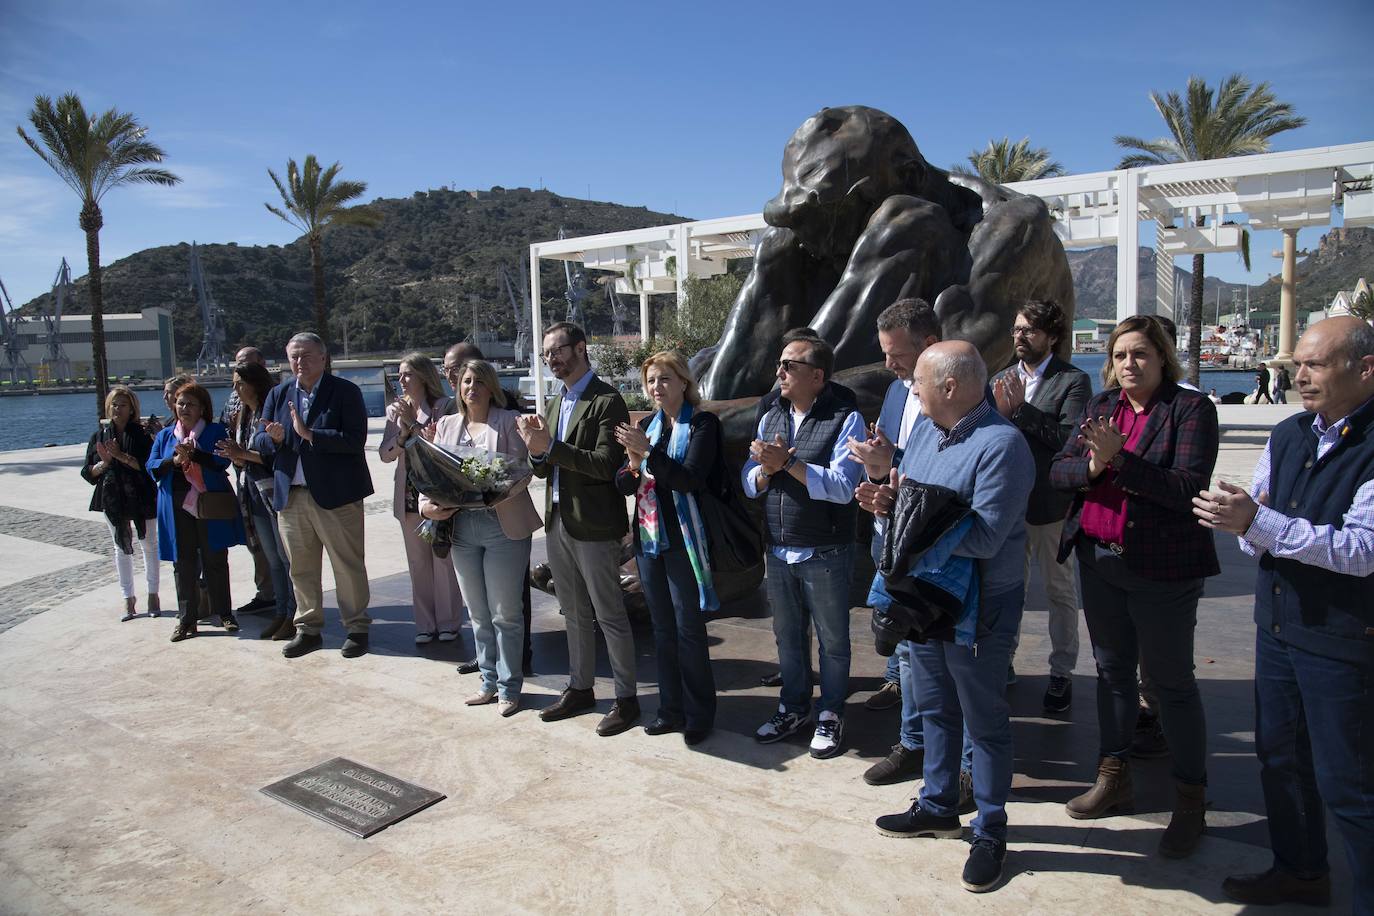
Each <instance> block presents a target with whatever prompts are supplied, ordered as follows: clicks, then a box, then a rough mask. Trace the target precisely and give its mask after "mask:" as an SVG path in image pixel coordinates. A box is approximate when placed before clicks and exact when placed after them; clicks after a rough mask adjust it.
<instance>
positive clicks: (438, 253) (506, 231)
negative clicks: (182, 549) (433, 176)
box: [24, 188, 688, 360]
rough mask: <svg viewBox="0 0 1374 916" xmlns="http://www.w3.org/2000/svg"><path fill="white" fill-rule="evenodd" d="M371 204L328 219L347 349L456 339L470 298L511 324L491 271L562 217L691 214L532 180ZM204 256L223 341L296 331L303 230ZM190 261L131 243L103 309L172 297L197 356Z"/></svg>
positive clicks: (84, 307)
mask: <svg viewBox="0 0 1374 916" xmlns="http://www.w3.org/2000/svg"><path fill="white" fill-rule="evenodd" d="M371 206H372V207H374V208H375V209H376V210H378V211H380V212H381V213H382V215H383V221H382V223H381V225H379V226H377V227H375V228H371V229H365V228H356V227H348V228H341V229H338V230H328V231H326V233H325V238H324V250H325V260H326V284H327V290H328V292H327V295H328V301H329V307H330V315H331V316H332V318H333V319H334V320H335V321H336V324H335V326H334V327H333V328H332V334H333V336H334V337H335V338H336V339H338V338H340V337H341V336H342V333H343V322H344V321H345V320H346V322H347V324H348V335H349V339H350V349H351V350H353V351H354V352H363V351H383V352H396V351H400V350H405V349H409V348H412V347H416V346H426V347H432V346H435V345H437V344H441V343H443V342H445V341H453V340H460V339H462V338H463V336H465V335H466V334H467V333H468V331H469V330H470V329H471V327H472V325H473V315H474V307H475V312H476V315H477V321H478V323H479V324H480V326H481V329H482V330H484V331H497V332H498V333H500V334H502V335H503V336H512V335H513V333H514V316H513V314H512V310H511V307H510V303H509V299H507V298H506V297H505V296H504V295H503V294H502V292H501V288H500V285H499V280H498V272H499V270H500V268H501V267H503V266H504V267H506V268H507V269H509V270H510V271H511V274H512V278H514V277H515V268H516V265H518V264H522V263H528V258H529V245H530V243H531V242H536V241H541V240H546V239H553V238H557V237H558V232H559V230H560V229H563V230H564V231H566V232H567V234H568V235H572V236H577V235H590V234H593V233H598V232H614V231H618V230H622V229H638V228H643V227H645V226H658V225H663V224H665V223H674V222H682V221H683V220H685V219H687V218H688V217H682V216H675V215H672V214H668V213H656V212H653V211H651V210H647V209H645V208H644V207H625V206H621V205H619V204H613V203H604V202H600V201H589V200H577V199H574V198H567V197H560V196H559V195H557V194H554V193H552V192H550V191H531V190H529V189H528V188H517V189H512V190H506V189H502V188H493V189H491V190H490V191H480V192H479V191H451V190H447V189H440V190H435V191H417V192H416V193H415V194H413V195H412V196H410V197H408V198H400V199H378V200H375V201H373V202H372V203H371ZM263 217H264V218H265V219H272V217H271V216H270V215H269V214H266V213H264V214H263ZM201 262H202V264H203V265H204V268H205V271H206V273H207V274H208V276H209V280H210V289H211V293H212V295H213V296H214V298H215V301H216V303H217V304H218V305H219V306H220V308H221V309H222V310H223V311H224V313H225V325H226V330H227V340H228V346H229V350H230V352H232V351H233V350H234V349H235V348H236V347H238V346H241V345H243V344H247V343H252V344H256V345H260V346H264V347H266V348H270V349H273V350H280V349H281V348H282V347H283V346H284V345H285V341H286V339H287V338H288V337H289V336H290V335H291V334H292V333H293V332H294V331H297V330H299V329H300V328H302V327H307V326H309V325H310V324H311V315H312V306H311V287H310V255H309V252H308V251H307V249H306V246H305V243H304V242H303V241H301V240H297V241H295V242H293V243H291V244H289V245H285V246H277V245H267V246H249V245H237V244H234V243H232V242H231V243H229V244H227V245H202V246H201ZM189 264H190V245H189V244H186V243H182V244H180V245H169V246H165V247H161V248H150V249H146V250H144V251H140V252H137V253H135V254H132V255H130V256H129V257H127V258H123V259H121V260H119V261H115V262H114V263H112V264H108V265H106V266H105V269H104V270H103V271H102V274H103V280H104V292H105V309H106V311H107V312H136V311H138V310H139V309H141V308H145V307H149V306H157V305H161V306H166V307H168V308H170V309H171V310H172V312H173V315H174V318H173V325H174V328H175V334H176V350H177V355H178V357H179V358H180V359H182V360H191V359H194V358H195V355H196V353H197V352H198V351H199V349H200V339H201V332H202V325H201V318H200V310H199V306H198V305H197V303H196V299H195V294H194V293H193V292H192V291H191V290H190V287H189V284H188V281H187V271H188V268H189ZM73 266H77V262H75V261H73ZM540 282H541V285H542V288H543V289H542V292H543V299H544V301H545V302H546V303H551V302H553V303H558V304H560V305H561V297H562V294H563V291H564V289H565V288H566V286H567V283H566V281H565V279H564V276H563V271H562V269H561V267H560V266H559V265H558V263H557V262H551V261H545V262H544V264H543V269H542V271H541V274H540ZM76 287H77V292H76V307H75V308H73V309H72V311H74V312H78V313H79V312H89V310H90V306H89V300H88V297H87V295H86V279H85V277H84V276H83V277H82V278H80V279H78V280H77V281H76ZM49 298H50V294H45V295H44V296H41V297H39V298H37V299H34V300H33V301H31V302H29V303H26V304H25V306H24V310H25V311H32V310H33V309H34V308H35V307H37V306H40V305H47V300H48V299H49ZM627 304H629V303H627ZM632 307H633V305H632ZM546 308H547V306H546ZM583 308H584V311H585V312H586V315H587V323H588V325H589V326H590V329H591V330H592V331H593V332H594V333H609V332H610V329H611V318H610V309H609V306H608V304H607V302H606V299H605V297H604V296H603V295H602V294H601V293H600V292H596V293H593V294H592V295H591V296H589V297H588V298H587V299H586V301H585V302H584V304H583ZM546 314H548V312H547V311H546ZM558 314H560V315H561V314H562V308H561V307H560V308H559V309H558Z"/></svg>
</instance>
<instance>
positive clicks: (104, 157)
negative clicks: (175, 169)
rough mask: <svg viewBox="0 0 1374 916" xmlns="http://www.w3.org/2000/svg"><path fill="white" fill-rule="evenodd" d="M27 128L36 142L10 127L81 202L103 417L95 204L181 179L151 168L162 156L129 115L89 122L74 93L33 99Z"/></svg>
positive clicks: (99, 220) (100, 222)
mask: <svg viewBox="0 0 1374 916" xmlns="http://www.w3.org/2000/svg"><path fill="white" fill-rule="evenodd" d="M29 123H31V124H32V125H33V129H34V132H35V133H36V134H37V135H38V139H37V140H35V139H34V138H33V137H30V136H29V135H28V134H26V133H24V128H22V127H16V128H15V130H17V131H18V132H19V136H20V137H21V138H22V139H23V141H24V142H25V143H27V144H28V145H29V148H30V149H32V150H33V151H34V152H35V153H37V154H38V158H39V159H42V160H43V161H44V162H46V163H47V164H48V167H49V168H51V169H52V170H53V171H54V172H56V173H57V176H58V177H59V178H61V179H62V180H63V181H65V182H66V183H67V186H68V187H70V188H71V189H72V190H73V191H75V192H76V193H77V194H78V195H79V196H80V197H81V217H80V220H79V224H80V226H81V231H82V232H84V233H86V264H87V271H88V273H87V276H88V277H89V280H90V290H91V362H92V371H93V372H94V374H95V403H96V413H97V415H98V416H100V417H104V416H105V395H106V393H107V392H108V391H109V380H108V375H109V373H108V372H107V370H106V360H105V300H104V294H103V292H102V291H101V286H100V229H101V227H102V226H104V225H105V217H104V216H103V215H102V214H101V212H100V199H101V198H102V197H104V196H105V193H106V192H107V191H109V190H110V189H111V188H117V187H119V186H120V185H126V184H138V183H142V184H160V185H174V184H177V183H178V182H180V181H181V179H180V178H178V177H177V176H176V175H173V174H172V173H171V172H169V171H167V170H166V169H161V168H156V167H155V166H153V165H151V163H159V162H161V161H162V159H163V157H164V155H165V154H164V153H163V152H162V149H161V148H160V147H158V146H157V145H156V144H153V143H150V142H148V141H147V140H146V139H144V138H145V136H146V135H147V133H148V131H147V128H145V127H143V126H142V125H140V124H139V123H138V120H137V119H136V118H135V117H134V116H133V115H131V114H127V113H124V112H120V111H116V110H115V109H113V108H111V109H110V110H109V111H106V112H105V113H104V114H102V115H99V116H98V117H94V118H93V117H90V116H89V115H87V114H86V108H85V106H83V105H82V104H81V99H80V98H78V97H77V96H76V94H75V93H70V92H69V93H67V94H66V95H64V96H62V98H60V99H58V100H57V104H56V105H54V104H53V101H52V99H50V98H49V97H47V96H46V95H40V96H37V97H35V98H34V100H33V110H32V111H30V112H29ZM40 143H41V145H40Z"/></svg>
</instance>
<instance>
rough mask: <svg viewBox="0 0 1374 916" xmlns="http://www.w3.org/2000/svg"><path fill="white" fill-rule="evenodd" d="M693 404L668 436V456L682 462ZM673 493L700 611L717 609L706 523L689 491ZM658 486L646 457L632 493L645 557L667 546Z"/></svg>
mask: <svg viewBox="0 0 1374 916" xmlns="http://www.w3.org/2000/svg"><path fill="white" fill-rule="evenodd" d="M691 419H692V405H691V404H688V403H686V402H684V403H683V405H682V410H681V411H679V413H678V417H677V421H676V422H674V423H673V431H672V433H671V434H670V436H669V438H668V449H667V451H668V457H669V458H671V459H673V460H674V461H677V462H681V461H682V460H683V458H685V457H686V455H687V440H688V439H690V438H691V435H692V427H691V422H690V421H691ZM663 421H664V417H663V411H661V410H660V411H658V413H656V414H654V418H653V420H651V421H650V422H649V428H648V429H647V430H646V433H647V434H648V437H649V449H650V450H651V451H652V450H653V447H654V446H655V445H656V444H657V443H658V440H659V438H660V437H661V436H662V435H663ZM668 492H670V493H671V494H672V498H673V508H674V509H676V510H677V518H678V529H679V530H680V531H681V532H682V545H683V547H684V548H686V550H687V559H688V561H689V562H690V563H691V564H692V574H693V575H694V576H695V577H696V580H697V593H698V598H699V599H700V603H701V609H702V610H703V611H714V610H718V609H719V608H720V599H719V598H717V597H716V590H715V586H714V584H713V583H712V580H711V564H710V562H709V560H708V559H707V540H706V524H705V523H704V522H703V521H702V519H701V511H700V510H699V509H698V508H697V499H696V497H695V496H693V495H692V494H691V493H678V492H676V491H668ZM658 500H659V494H658V486H657V483H656V481H655V480H654V477H653V475H652V474H650V473H649V457H648V455H645V456H644V460H643V461H642V462H640V465H639V489H638V491H637V492H636V494H635V523H636V524H637V525H638V527H639V549H640V551H641V552H642V553H643V554H644V555H645V556H646V557H657V556H659V555H660V554H662V553H663V551H665V550H667V549H668V547H669V546H670V545H669V541H668V531H667V526H666V525H664V524H663V514H662V512H661V511H660V508H659V503H658Z"/></svg>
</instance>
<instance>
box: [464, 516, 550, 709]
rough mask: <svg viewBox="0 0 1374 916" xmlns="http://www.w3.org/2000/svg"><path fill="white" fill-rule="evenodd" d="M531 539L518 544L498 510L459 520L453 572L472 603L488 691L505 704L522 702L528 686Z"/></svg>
mask: <svg viewBox="0 0 1374 916" xmlns="http://www.w3.org/2000/svg"><path fill="white" fill-rule="evenodd" d="M530 543H531V539H530V538H527V537H525V538H521V539H520V540H518V541H513V540H511V539H510V538H508V537H506V533H505V532H504V531H502V530H501V522H500V520H499V519H497V517H496V511H495V510H493V509H466V510H464V511H462V512H459V513H458V514H457V515H455V516H454V517H453V552H452V553H451V554H450V556H451V557H452V559H453V571H454V572H456V573H457V574H458V587H459V589H461V590H462V593H463V597H464V599H466V600H467V603H468V617H469V618H470V619H471V620H472V637H473V641H474V642H476V643H477V666H478V668H479V669H480V670H481V672H482V689H483V690H496V691H498V692H499V694H500V696H501V699H503V700H515V699H519V697H520V688H521V687H522V686H523V685H524V683H525V679H524V671H523V669H522V668H521V665H520V661H521V654H522V652H523V650H524V643H525V613H524V611H525V598H524V587H525V575H526V573H527V572H528V571H529V568H530Z"/></svg>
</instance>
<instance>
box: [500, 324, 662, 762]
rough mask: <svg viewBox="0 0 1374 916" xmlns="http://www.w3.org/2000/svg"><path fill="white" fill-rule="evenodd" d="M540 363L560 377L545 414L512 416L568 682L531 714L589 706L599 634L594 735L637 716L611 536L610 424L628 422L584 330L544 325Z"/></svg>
mask: <svg viewBox="0 0 1374 916" xmlns="http://www.w3.org/2000/svg"><path fill="white" fill-rule="evenodd" d="M543 354H544V362H545V363H547V364H548V367H549V371H550V372H552V373H553V375H554V377H555V378H557V379H558V380H559V381H561V382H562V383H563V394H562V395H561V396H560V397H558V398H550V399H549V402H548V404H547V405H546V406H545V414H544V416H542V417H541V416H538V415H533V416H523V417H521V418H520V421H519V422H520V425H519V431H520V437H521V438H522V439H524V440H525V445H526V446H527V447H528V448H529V450H530V463H531V464H532V465H533V468H534V473H535V476H537V477H542V478H544V479H546V480H548V482H549V484H548V489H547V490H545V494H544V514H545V531H546V532H547V544H548V550H549V568H550V569H551V570H552V571H553V581H554V587H555V589H556V590H557V595H558V603H559V604H560V605H561V606H562V608H563V616H564V620H565V622H566V625H567V629H568V667H569V668H570V669H571V671H570V677H569V682H568V688H567V689H566V690H564V691H563V694H562V696H560V697H559V698H558V701H557V702H555V703H554V704H553V705H552V706H549V707H548V708H546V709H544V710H543V711H542V712H541V713H540V714H539V718H540V719H542V720H544V721H545V722H556V721H558V720H559V719H566V718H568V717H570V716H575V715H577V714H578V713H580V712H584V711H586V710H589V709H592V708H593V707H594V706H596V695H595V693H593V691H592V687H593V685H594V684H595V683H596V629H595V624H597V623H599V624H601V632H602V633H604V634H605V635H606V652H607V654H608V655H609V656H610V660H611V671H612V673H613V674H614V675H615V703H614V704H613V705H612V706H611V711H610V712H609V713H607V714H606V716H605V717H604V718H603V719H602V720H601V722H600V723H599V724H598V725H597V726H596V733H597V734H598V735H601V736H602V737H609V736H611V735H618V734H620V733H621V732H623V731H625V730H627V729H629V728H631V727H632V726H633V725H634V724H635V722H637V721H639V700H638V698H637V697H636V687H635V640H634V633H633V632H632V631H631V630H630V618H629V615H628V614H626V613H625V602H624V599H623V598H622V597H621V593H620V541H621V538H623V537H624V536H625V532H626V531H628V530H629V528H628V525H627V523H626V515H625V497H623V496H621V495H620V493H619V492H617V490H616V488H615V485H614V482H613V481H614V479H615V472H616V471H617V470H618V469H619V468H620V466H621V465H622V464H624V463H625V449H624V448H622V447H621V445H620V444H619V443H618V442H617V441H616V438H615V430H616V427H618V426H620V425H622V424H628V423H629V422H630V411H629V410H628V409H627V408H626V406H625V399H624V398H622V397H621V396H620V393H619V392H618V391H616V390H615V389H614V388H612V387H611V386H610V385H608V384H606V383H605V382H603V381H602V380H601V379H599V378H597V377H596V373H594V372H592V367H591V363H590V362H588V360H587V336H586V334H584V333H583V331H582V329H581V328H579V327H578V326H577V325H575V324H570V323H568V322H566V321H560V322H558V323H557V324H555V325H553V326H551V327H550V328H549V329H548V331H546V332H545V333H544V341H543Z"/></svg>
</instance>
